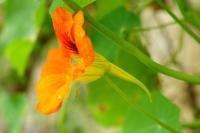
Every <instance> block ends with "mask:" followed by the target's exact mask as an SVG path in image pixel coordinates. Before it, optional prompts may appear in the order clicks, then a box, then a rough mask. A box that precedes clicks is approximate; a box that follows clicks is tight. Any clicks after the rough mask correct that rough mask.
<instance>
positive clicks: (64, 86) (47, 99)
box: [36, 7, 151, 115]
mask: <svg viewBox="0 0 200 133" xmlns="http://www.w3.org/2000/svg"><path fill="white" fill-rule="evenodd" d="M83 24H84V16H83V13H82V12H81V11H79V12H77V13H76V14H75V15H74V16H72V14H70V13H69V12H68V11H67V10H65V9H64V8H63V7H58V8H56V10H55V11H54V12H53V27H54V30H55V33H56V37H57V39H58V41H59V45H60V46H59V48H52V49H51V50H50V51H49V53H48V57H47V61H46V62H45V64H44V65H43V68H42V72H41V75H40V80H39V81H38V83H37V86H36V91H37V97H38V103H37V110H38V111H39V112H41V113H43V114H46V115H48V114H51V113H54V112H57V111H58V110H59V109H60V107H61V105H62V102H63V100H64V98H66V97H68V96H69V94H70V88H71V86H72V84H73V82H74V81H82V82H83V81H84V82H90V81H93V80H96V79H98V78H100V77H101V76H102V75H104V73H106V72H109V73H111V74H113V75H115V76H117V77H119V78H121V79H124V80H127V81H129V82H131V83H134V84H137V85H138V86H140V88H141V89H143V90H144V91H145V92H146V93H147V94H148V96H149V97H150V96H151V94H150V92H149V91H148V89H147V88H146V86H145V85H144V84H143V83H142V82H140V81H139V80H138V79H137V78H135V77H134V76H132V75H130V74H129V73H127V72H126V71H124V70H122V69H121V68H119V67H117V66H116V65H114V64H112V63H110V62H109V61H108V60H106V59H105V58H104V57H103V56H101V55H100V54H98V53H95V52H94V50H93V47H92V43H91V41H90V38H89V37H88V36H87V34H86V32H85V31H84V29H83Z"/></svg>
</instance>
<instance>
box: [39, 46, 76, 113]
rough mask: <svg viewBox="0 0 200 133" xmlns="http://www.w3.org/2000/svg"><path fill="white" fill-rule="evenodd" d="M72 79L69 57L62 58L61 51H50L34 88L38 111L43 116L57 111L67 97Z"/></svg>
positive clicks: (55, 49) (54, 49)
mask: <svg viewBox="0 0 200 133" xmlns="http://www.w3.org/2000/svg"><path fill="white" fill-rule="evenodd" d="M72 79H73V68H72V65H71V64H70V57H64V56H63V54H62V52H61V49H57V48H53V49H51V50H50V52H49V54H48V59H47V62H46V64H45V65H44V66H43V69H42V73H41V79H40V80H39V81H38V83H37V87H36V91H37V95H38V105H37V108H38V111H39V112H41V113H43V114H50V113H52V112H56V111H58V109H59V108H60V106H61V104H62V101H63V99H64V97H66V96H68V95H69V92H70V86H71V83H72Z"/></svg>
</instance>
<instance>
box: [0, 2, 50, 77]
mask: <svg viewBox="0 0 200 133" xmlns="http://www.w3.org/2000/svg"><path fill="white" fill-rule="evenodd" d="M4 4H5V16H6V17H5V25H4V27H3V30H2V33H1V36H0V47H1V48H5V49H6V50H5V51H6V55H7V57H8V60H9V61H10V63H11V64H12V65H13V66H12V67H13V68H14V69H16V71H17V73H18V74H19V76H23V74H24V71H25V69H26V65H27V64H26V63H27V60H28V58H29V56H30V54H31V52H32V49H33V44H34V43H35V41H36V38H37V35H38V33H39V30H40V27H41V25H42V23H43V19H44V16H45V5H46V1H45V0H40V1H36V0H28V1H27V0H22V1H20V2H19V1H18V0H7V1H6V2H5V3H4ZM17 45H18V46H17ZM18 55H19V56H18Z"/></svg>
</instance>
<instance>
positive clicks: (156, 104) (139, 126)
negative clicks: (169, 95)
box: [123, 92, 182, 133]
mask: <svg viewBox="0 0 200 133" xmlns="http://www.w3.org/2000/svg"><path fill="white" fill-rule="evenodd" d="M152 99H153V102H151V103H149V102H148V97H144V98H142V99H141V100H140V101H138V102H137V104H136V105H135V106H133V108H132V109H131V110H130V111H129V113H128V115H127V116H126V120H125V123H124V128H123V133H132V132H134V133H152V132H153V133H181V130H182V129H181V124H180V117H179V116H180V111H179V109H178V108H177V107H176V106H175V105H174V104H172V103H171V102H170V101H169V100H168V99H166V98H165V97H164V96H162V95H161V94H160V93H158V92H154V93H153V94H152Z"/></svg>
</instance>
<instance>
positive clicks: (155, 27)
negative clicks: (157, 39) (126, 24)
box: [132, 22, 177, 32]
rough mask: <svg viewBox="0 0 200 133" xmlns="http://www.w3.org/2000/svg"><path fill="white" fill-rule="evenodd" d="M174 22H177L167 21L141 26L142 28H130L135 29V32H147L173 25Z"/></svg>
mask: <svg viewBox="0 0 200 133" xmlns="http://www.w3.org/2000/svg"><path fill="white" fill-rule="evenodd" d="M174 24H177V23H176V22H169V23H165V24H160V25H157V26H149V27H142V28H140V27H136V28H133V29H132V30H133V31H136V32H148V31H152V30H157V29H160V28H166V27H168V26H171V25H174Z"/></svg>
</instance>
